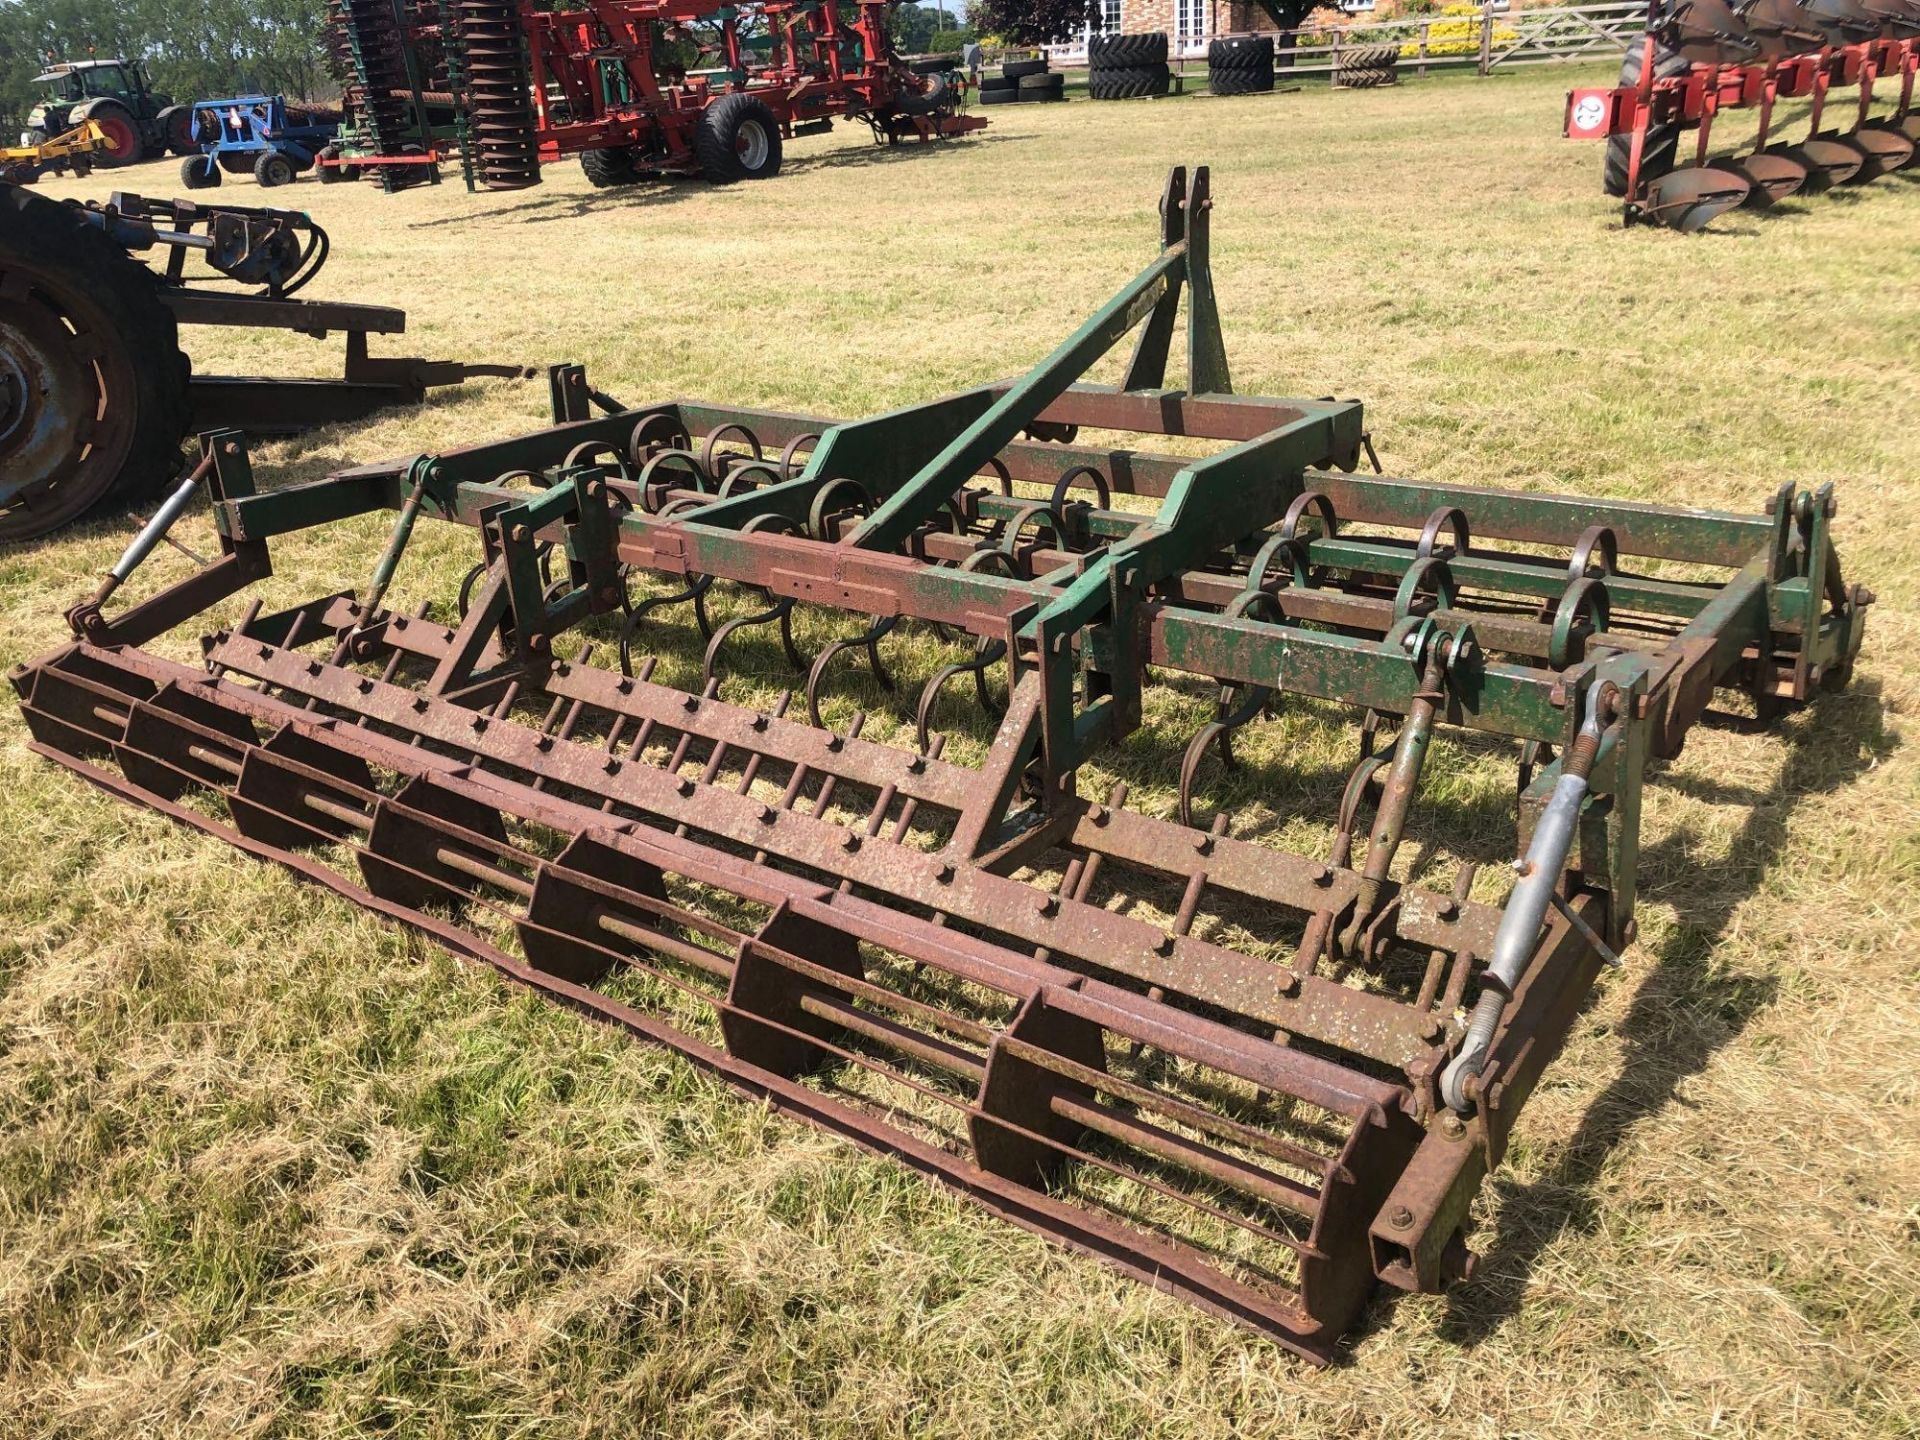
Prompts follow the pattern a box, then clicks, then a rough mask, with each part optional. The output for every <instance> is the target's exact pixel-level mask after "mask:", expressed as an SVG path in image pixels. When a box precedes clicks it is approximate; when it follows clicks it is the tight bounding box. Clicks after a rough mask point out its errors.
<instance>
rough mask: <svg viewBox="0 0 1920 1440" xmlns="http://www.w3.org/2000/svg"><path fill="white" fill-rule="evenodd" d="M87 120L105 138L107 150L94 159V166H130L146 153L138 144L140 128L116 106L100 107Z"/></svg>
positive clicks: (144, 148) (131, 117)
mask: <svg viewBox="0 0 1920 1440" xmlns="http://www.w3.org/2000/svg"><path fill="white" fill-rule="evenodd" d="M87 118H88V119H89V120H91V121H93V123H94V124H96V125H98V126H99V127H100V133H101V134H103V135H105V136H106V137H107V148H106V149H105V150H102V151H101V152H100V153H99V154H98V155H96V156H95V157H94V163H95V164H96V165H103V166H106V167H109V168H115V167H118V166H121V165H132V164H134V163H135V162H137V161H138V160H139V159H140V157H141V156H142V155H143V154H145V153H146V147H145V146H143V145H142V144H141V143H140V127H139V126H137V125H135V124H134V123H133V116H131V115H129V114H128V113H127V112H126V111H124V110H122V109H121V108H120V107H119V106H118V105H107V106H102V107H101V108H99V109H97V110H95V111H94V112H93V113H92V114H91V115H89V116H87Z"/></svg>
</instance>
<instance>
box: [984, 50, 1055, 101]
mask: <svg viewBox="0 0 1920 1440" xmlns="http://www.w3.org/2000/svg"><path fill="white" fill-rule="evenodd" d="M1066 84H1067V77H1066V76H1064V75H1062V74H1061V73H1060V72H1059V71H1057V70H1050V69H1048V68H1047V61H1046V57H1044V56H1042V57H1041V58H1040V59H1038V60H1009V61H1007V62H1006V63H1004V64H1003V65H1001V67H1000V73H999V74H998V75H989V76H987V77H986V78H984V79H983V80H981V82H980V103H981V104H982V105H1016V104H1032V103H1044V102H1047V101H1053V100H1064V99H1066V98H1067V91H1066Z"/></svg>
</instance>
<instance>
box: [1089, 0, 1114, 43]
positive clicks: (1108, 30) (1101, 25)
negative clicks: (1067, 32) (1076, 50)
mask: <svg viewBox="0 0 1920 1440" xmlns="http://www.w3.org/2000/svg"><path fill="white" fill-rule="evenodd" d="M1120 3H1121V0H1100V8H1099V11H1098V12H1097V13H1096V14H1095V16H1094V17H1093V22H1092V24H1091V25H1090V26H1089V27H1088V30H1089V32H1090V33H1091V34H1095V35H1118V34H1119V33H1120V30H1121V21H1120Z"/></svg>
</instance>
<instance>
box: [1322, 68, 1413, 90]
mask: <svg viewBox="0 0 1920 1440" xmlns="http://www.w3.org/2000/svg"><path fill="white" fill-rule="evenodd" d="M1399 82H1400V72H1399V71H1398V70H1342V71H1339V72H1338V73H1337V74H1335V76H1334V77H1333V83H1334V85H1335V86H1336V87H1337V88H1339V89H1341V90H1377V89H1379V88H1380V87H1381V86H1382V85H1397V84H1398V83H1399Z"/></svg>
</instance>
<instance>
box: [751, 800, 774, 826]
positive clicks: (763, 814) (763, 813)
mask: <svg viewBox="0 0 1920 1440" xmlns="http://www.w3.org/2000/svg"><path fill="white" fill-rule="evenodd" d="M754 813H755V814H757V815H758V816H759V817H760V818H761V819H762V820H763V821H765V822H766V823H767V824H769V825H771V824H772V823H773V807H772V806H771V805H768V804H765V803H763V804H762V805H761V806H760V808H759V810H757V811H755V812H754Z"/></svg>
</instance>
